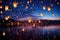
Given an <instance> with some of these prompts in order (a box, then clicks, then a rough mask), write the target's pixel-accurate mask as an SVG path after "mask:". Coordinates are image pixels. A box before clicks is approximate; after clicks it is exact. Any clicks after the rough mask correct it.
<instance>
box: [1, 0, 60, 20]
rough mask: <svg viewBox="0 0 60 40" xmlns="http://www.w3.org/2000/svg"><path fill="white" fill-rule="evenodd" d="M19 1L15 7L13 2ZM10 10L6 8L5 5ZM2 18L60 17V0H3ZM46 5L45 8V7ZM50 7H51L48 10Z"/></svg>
mask: <svg viewBox="0 0 60 40" xmlns="http://www.w3.org/2000/svg"><path fill="white" fill-rule="evenodd" d="M14 2H16V3H17V7H16V8H14V6H13V3H14ZM6 5H7V6H8V7H9V8H8V10H7V11H6V10H5V6H6ZM0 6H2V9H1V10H0V12H2V13H0V18H3V19H4V18H5V17H6V16H10V19H27V18H28V17H31V18H32V17H33V19H37V18H38V19H60V0H2V3H0ZM43 7H45V9H43ZM48 7H49V8H50V9H51V10H50V11H48Z"/></svg>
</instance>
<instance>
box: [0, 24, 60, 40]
mask: <svg viewBox="0 0 60 40" xmlns="http://www.w3.org/2000/svg"><path fill="white" fill-rule="evenodd" d="M0 40H60V26H59V25H58V26H56V25H55V26H35V27H32V26H28V27H27V26H17V27H11V28H0Z"/></svg>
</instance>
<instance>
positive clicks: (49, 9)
mask: <svg viewBox="0 0 60 40" xmlns="http://www.w3.org/2000/svg"><path fill="white" fill-rule="evenodd" d="M43 10H46V6H43ZM47 10H48V11H51V7H50V6H48V7H47Z"/></svg>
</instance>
